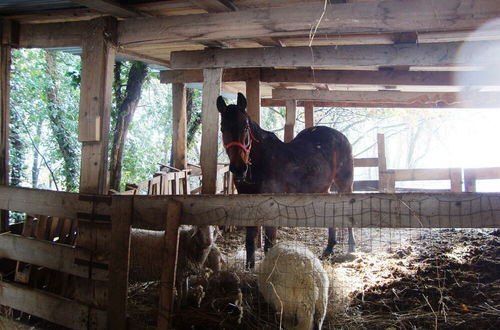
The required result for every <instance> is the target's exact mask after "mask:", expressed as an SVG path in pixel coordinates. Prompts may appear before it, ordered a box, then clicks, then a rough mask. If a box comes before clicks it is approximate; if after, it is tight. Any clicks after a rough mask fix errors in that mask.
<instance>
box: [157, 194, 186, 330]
mask: <svg viewBox="0 0 500 330" xmlns="http://www.w3.org/2000/svg"><path fill="white" fill-rule="evenodd" d="M181 213H182V204H181V203H180V202H177V201H175V200H173V199H170V200H169V201H168V205H167V223H166V225H165V245H164V250H163V261H162V265H163V267H162V269H163V271H162V273H161V279H160V304H159V308H158V329H160V330H161V329H170V328H172V312H173V306H174V288H175V274H176V271H177V251H178V248H179V224H180V219H181Z"/></svg>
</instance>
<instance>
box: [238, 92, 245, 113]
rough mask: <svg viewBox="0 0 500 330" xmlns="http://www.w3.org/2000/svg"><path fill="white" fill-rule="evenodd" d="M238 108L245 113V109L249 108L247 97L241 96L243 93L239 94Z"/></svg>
mask: <svg viewBox="0 0 500 330" xmlns="http://www.w3.org/2000/svg"><path fill="white" fill-rule="evenodd" d="M237 104H238V107H239V108H240V109H243V111H245V109H246V108H247V99H246V98H245V95H243V94H241V93H238V103H237Z"/></svg>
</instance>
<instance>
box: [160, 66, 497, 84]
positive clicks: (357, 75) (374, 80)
mask: <svg viewBox="0 0 500 330" xmlns="http://www.w3.org/2000/svg"><path fill="white" fill-rule="evenodd" d="M254 71H255V69H225V70H224V74H223V76H222V81H228V82H229V81H246V80H248V79H250V76H251V75H252V72H254ZM458 75H460V78H461V79H460V80H459V79H457V77H458ZM160 79H161V82H162V83H176V82H183V83H193V82H203V71H202V70H201V69H191V70H165V71H161V72H160ZM260 81H261V82H267V83H302V84H306V83H315V84H337V85H369V86H378V87H379V88H383V87H385V86H388V85H389V86H394V87H396V88H398V86H429V87H433V86H460V85H459V84H463V83H465V82H467V86H476V87H479V86H500V78H498V77H495V76H494V75H488V74H487V73H486V72H483V71H481V72H466V71H462V72H459V73H458V72H452V71H403V70H384V71H367V70H312V69H304V68H299V69H273V68H261V69H260Z"/></svg>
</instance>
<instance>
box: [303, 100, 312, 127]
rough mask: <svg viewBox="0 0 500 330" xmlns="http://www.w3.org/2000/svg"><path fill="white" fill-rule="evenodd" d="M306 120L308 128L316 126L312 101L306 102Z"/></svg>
mask: <svg viewBox="0 0 500 330" xmlns="http://www.w3.org/2000/svg"><path fill="white" fill-rule="evenodd" d="M304 121H305V127H306V128H309V127H313V126H314V104H313V103H312V102H304Z"/></svg>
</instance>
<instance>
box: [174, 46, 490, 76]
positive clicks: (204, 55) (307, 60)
mask: <svg viewBox="0 0 500 330" xmlns="http://www.w3.org/2000/svg"><path fill="white" fill-rule="evenodd" d="M491 45H492V44H491V43H490V42H487V41H484V42H478V43H477V48H475V49H482V47H484V49H488V47H491ZM461 46H462V44H461V43H439V44H437V43H436V44H398V45H355V46H314V47H284V48H280V47H264V48H246V49H207V50H200V51H179V52H172V54H171V58H170V62H171V66H172V68H174V69H199V68H213V67H219V68H227V67H230V68H249V67H275V66H278V67H279V66H282V67H283V66H289V67H301V66H302V67H322V66H324V67H328V68H331V69H337V70H338V69H340V70H341V69H351V68H352V67H365V68H373V67H379V66H383V67H385V66H390V67H393V66H424V67H440V66H445V67H447V68H448V67H452V66H459V67H468V66H470V65H469V63H478V62H477V56H478V54H477V51H475V49H473V47H467V48H462V49H461ZM459 51H461V53H460V54H461V56H460V58H458V56H457V54H458V52H459ZM474 59H475V61H474ZM473 67H474V68H475V69H477V66H473Z"/></svg>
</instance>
